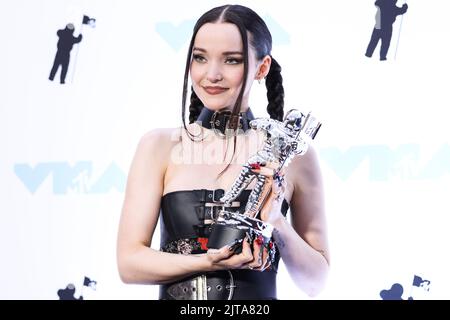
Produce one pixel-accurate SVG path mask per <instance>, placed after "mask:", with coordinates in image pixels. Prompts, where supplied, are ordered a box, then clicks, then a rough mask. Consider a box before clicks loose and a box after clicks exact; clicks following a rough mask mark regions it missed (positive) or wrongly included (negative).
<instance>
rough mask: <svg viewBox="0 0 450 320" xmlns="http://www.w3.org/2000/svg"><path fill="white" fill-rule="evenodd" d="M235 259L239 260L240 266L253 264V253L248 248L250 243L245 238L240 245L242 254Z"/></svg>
mask: <svg viewBox="0 0 450 320" xmlns="http://www.w3.org/2000/svg"><path fill="white" fill-rule="evenodd" d="M236 258H239V260H240V262H241V266H244V265H248V264H249V263H251V262H253V253H252V249H251V247H250V242H249V241H248V239H247V238H245V240H244V242H243V243H242V252H241V253H240V254H239V255H237V257H236Z"/></svg>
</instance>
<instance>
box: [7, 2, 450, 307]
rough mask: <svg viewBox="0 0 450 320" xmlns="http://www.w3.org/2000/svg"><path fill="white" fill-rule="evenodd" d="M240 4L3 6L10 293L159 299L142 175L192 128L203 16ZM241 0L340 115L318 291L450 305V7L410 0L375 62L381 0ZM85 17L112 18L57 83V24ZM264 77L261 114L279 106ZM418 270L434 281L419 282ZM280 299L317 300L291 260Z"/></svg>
mask: <svg viewBox="0 0 450 320" xmlns="http://www.w3.org/2000/svg"><path fill="white" fill-rule="evenodd" d="M194 3H195V4H194ZM225 3H226V2H224V1H195V2H192V1H191V2H186V1H163V2H158V4H157V5H156V2H154V1H144V0H139V1H138V0H132V1H125V0H123V1H120V0H116V1H107V0H89V1H87V0H86V1H81V0H78V1H76V0H64V1H61V0H41V1H31V0H28V1H26V0H20V1H19V0H14V1H12V0H1V2H0V35H1V36H0V39H1V41H2V44H1V50H0V148H1V157H0V177H1V179H0V195H1V201H0V221H1V224H0V250H1V254H2V259H1V260H2V263H1V264H0V282H1V283H2V285H1V286H0V298H2V299H58V295H57V292H58V290H60V289H64V288H66V286H67V285H68V284H69V283H72V284H73V285H74V286H75V288H76V292H75V297H76V298H78V297H79V296H80V295H83V297H84V298H85V299H156V298H157V287H152V286H141V285H125V284H122V283H121V281H120V279H119V276H118V272H117V267H116V260H115V244H116V233H117V226H118V219H119V215H120V210H121V205H122V201H123V196H124V193H123V192H124V187H125V182H126V175H127V172H128V168H129V165H130V161H131V159H132V156H133V154H134V151H135V148H136V145H137V142H138V140H139V138H140V137H141V136H142V135H143V134H144V133H145V132H147V131H148V130H150V129H152V128H156V127H176V126H178V125H179V124H180V116H179V114H180V100H181V99H180V97H181V88H182V77H183V70H184V61H185V55H186V50H187V42H188V38H189V36H190V32H191V29H192V26H193V23H194V22H195V19H196V18H198V17H199V15H200V14H201V13H203V12H205V11H206V10H207V9H210V8H211V7H213V6H217V5H222V4H225ZM239 3H240V4H244V5H248V6H250V7H251V8H253V9H254V10H255V11H257V12H258V13H259V14H260V15H261V16H262V17H263V18H264V19H265V20H266V21H267V23H268V25H269V28H270V29H271V31H272V35H273V38H274V49H273V56H274V57H275V58H276V59H277V60H278V61H279V63H280V64H281V66H282V67H283V76H284V79H285V91H286V106H287V108H291V107H296V108H299V109H301V110H304V111H309V110H312V111H313V112H314V113H315V114H316V115H317V116H318V117H319V118H320V119H321V120H322V122H323V127H322V129H321V131H320V133H319V135H318V136H317V140H316V141H315V144H316V148H317V149H318V151H319V154H320V157H321V158H320V159H321V166H322V170H323V175H324V180H325V185H326V204H327V217H328V225H329V226H328V227H329V234H330V245H331V256H332V268H331V274H330V279H329V282H328V285H327V288H326V290H325V291H324V292H323V293H322V294H320V295H319V297H318V298H319V299H381V298H380V292H381V291H382V290H387V289H390V288H391V286H392V285H393V284H394V283H399V284H401V285H402V287H403V288H404V293H403V296H402V297H403V298H404V299H406V298H408V296H410V295H412V296H413V297H414V299H448V298H450V295H449V294H448V292H447V290H446V289H447V287H448V285H449V284H450V281H449V280H450V279H449V276H448V271H447V270H448V269H449V268H450V263H449V262H450V259H449V255H448V253H447V252H448V248H447V246H448V243H450V235H449V232H448V227H449V218H448V215H449V214H450V205H449V204H448V195H449V193H448V192H449V191H448V190H449V181H450V141H449V138H450V135H449V131H450V130H449V129H448V112H447V108H449V107H450V103H449V102H450V98H449V95H448V93H445V91H444V90H445V89H447V90H448V75H449V73H450V63H449V60H448V57H449V56H450V46H449V41H448V39H449V33H450V26H449V22H448V19H447V16H448V11H449V10H450V3H449V2H448V1H445V0H427V1H425V0H412V1H408V4H409V7H410V8H409V11H408V12H407V14H406V15H405V16H404V19H403V22H402V28H401V36H400V41H399V47H398V51H397V55H396V59H395V60H394V54H395V51H396V45H397V41H398V33H399V27H400V24H401V18H400V17H399V18H398V19H397V22H396V24H395V25H394V33H393V38H392V43H391V49H390V51H389V55H388V61H385V62H380V61H379V59H378V52H379V47H378V48H377V50H376V51H375V54H374V57H373V58H371V59H369V58H367V57H365V56H364V52H365V49H366V46H367V44H368V42H369V39H370V35H371V32H372V29H373V26H374V22H375V19H374V17H375V7H374V5H373V3H374V0H364V1H361V0H345V1H333V0H322V1H303V0H302V1H268V0H266V1H257V0H254V1H239ZM402 3H403V2H402V1H399V3H398V4H399V5H401V4H402ZM83 15H87V16H89V17H91V18H95V19H96V27H95V28H91V27H89V26H87V25H84V26H83V29H82V34H83V40H82V42H81V43H80V44H79V45H75V46H74V49H73V50H72V56H71V62H70V65H69V72H68V75H67V81H66V84H65V85H60V84H59V71H58V73H57V75H56V78H55V81H54V82H51V81H49V80H48V76H49V73H50V69H51V66H52V64H53V59H54V57H55V53H56V42H57V40H58V38H57V36H56V31H57V30H58V29H63V28H64V26H65V25H66V24H67V23H69V22H72V23H74V25H75V35H77V34H78V33H79V32H80V28H81V21H82V17H83ZM75 60H76V63H75ZM255 87H256V88H255V89H256V90H254V92H253V96H252V98H251V99H252V100H251V106H252V109H253V110H254V113H255V114H256V115H257V116H265V111H264V110H265V105H266V103H265V93H264V91H263V89H262V88H261V87H259V88H258V86H255ZM158 230H159V228H158ZM158 244H159V239H158V238H156V239H154V242H153V246H154V247H155V248H157V247H158ZM415 275H417V276H420V277H421V278H422V279H423V280H425V279H426V280H429V281H430V286H429V287H428V289H429V291H427V290H426V289H427V288H424V287H417V286H412V283H413V278H414V276H415ZM84 277H88V278H89V279H91V280H92V281H96V283H97V285H96V290H93V288H92V287H88V286H84V285H83V280H84ZM278 294H279V298H281V299H307V297H306V296H305V295H304V294H303V293H302V292H301V291H300V290H299V289H297V288H295V287H294V286H293V285H292V283H291V281H290V280H289V276H288V275H287V272H286V270H285V269H284V268H281V270H280V275H279V288H278Z"/></svg>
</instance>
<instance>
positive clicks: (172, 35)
mask: <svg viewBox="0 0 450 320" xmlns="http://www.w3.org/2000/svg"><path fill="white" fill-rule="evenodd" d="M264 21H265V22H266V24H267V27H268V28H269V30H270V33H271V34H272V38H273V44H274V45H289V44H290V43H291V38H290V35H289V33H288V32H287V31H286V30H285V29H283V27H282V26H281V25H280V24H279V23H278V22H277V21H276V20H275V19H273V18H272V17H271V16H268V15H266V16H265V17H264ZM194 25H195V20H184V21H182V22H181V23H180V24H178V25H174V24H173V23H172V22H168V21H161V22H158V23H156V24H155V31H156V32H157V33H158V34H159V35H160V36H161V38H163V39H164V40H165V41H166V42H167V44H168V45H169V46H170V47H171V48H172V49H174V50H175V51H179V50H180V49H181V48H182V47H183V45H184V44H185V43H187V41H188V39H190V37H191V34H192V30H193V29H194Z"/></svg>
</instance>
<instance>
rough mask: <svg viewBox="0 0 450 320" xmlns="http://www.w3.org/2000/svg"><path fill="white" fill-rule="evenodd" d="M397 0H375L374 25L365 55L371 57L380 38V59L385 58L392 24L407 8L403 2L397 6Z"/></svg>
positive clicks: (389, 42)
mask: <svg viewBox="0 0 450 320" xmlns="http://www.w3.org/2000/svg"><path fill="white" fill-rule="evenodd" d="M396 3H397V0H377V1H375V6H376V7H377V13H376V15H375V27H374V29H373V31H372V36H371V38H370V42H369V45H368V46H367V50H366V57H369V58H370V57H372V55H373V52H374V50H375V48H376V47H377V45H378V42H379V41H380V40H381V49H380V60H381V61H384V60H386V59H387V58H386V56H387V53H388V51H389V46H390V44H391V38H392V26H393V24H394V22H395V19H396V18H397V16H398V15H403V14H405V12H406V11H407V10H408V5H407V4H406V3H405V4H404V5H403V6H402V7H397V5H396Z"/></svg>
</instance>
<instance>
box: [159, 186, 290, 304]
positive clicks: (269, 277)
mask: <svg viewBox="0 0 450 320" xmlns="http://www.w3.org/2000/svg"><path fill="white" fill-rule="evenodd" d="M250 193H251V190H244V191H243V192H241V194H240V195H239V196H238V198H237V199H235V201H234V202H233V204H232V208H230V209H231V210H233V211H239V212H240V213H243V212H244V210H245V206H246V204H247V201H248V197H249V195H250ZM223 195H224V190H222V189H217V190H206V189H199V190H182V191H174V192H169V193H167V194H165V195H164V196H163V197H162V199H161V214H160V226H161V242H160V246H161V251H164V252H168V253H178V254H198V253H205V252H206V251H207V250H208V248H207V242H208V237H209V234H210V232H211V223H212V221H213V219H214V218H215V217H217V214H218V212H219V210H220V209H221V208H222V207H221V204H220V202H219V200H220V198H221V197H222V196H223ZM288 209H289V204H288V202H287V201H286V200H284V201H283V205H282V213H283V215H286V213H287V210H288ZM278 261H279V253H278V251H277V253H276V257H275V263H274V264H273V265H272V266H271V267H270V268H269V269H267V270H266V271H264V272H260V271H253V270H241V269H237V270H232V275H231V277H232V278H233V277H234V279H237V280H239V279H240V280H241V282H240V283H239V281H237V283H236V284H235V288H236V289H235V290H234V294H233V295H232V296H233V299H270V298H275V296H276V286H275V275H276V270H277V267H278ZM219 273H220V272H219ZM222 273H224V277H225V278H229V275H228V274H229V273H231V271H227V270H225V271H223V272H222ZM208 274H214V276H217V277H218V278H220V277H221V275H217V272H216V273H206V275H207V276H208ZM217 277H216V278H217ZM213 280H214V279H212V277H211V283H212V282H213ZM214 281H215V280H214ZM178 283H183V282H182V281H181V282H178ZM189 283H192V281H191V282H189ZM214 283H215V282H214ZM258 283H259V285H260V286H261V284H262V285H263V286H264V288H263V289H261V290H258V288H256V290H252V289H249V290H239V288H240V287H241V288H244V287H248V286H250V287H251V286H252V285H253V284H255V285H256V286H258ZM175 284H176V283H175ZM215 287H217V288H219V287H221V285H220V284H219V285H215ZM223 287H225V286H223ZM208 288H209V285H208ZM178 289H179V288H178ZM178 289H177V288H175V289H174V288H173V285H172V286H171V285H170V284H169V285H163V286H161V290H160V298H162V299H171V298H181V299H183V297H186V295H185V294H184V295H183V294H182V295H180V296H179V297H177V296H176V295H177V294H176V293H174V294H170V295H168V292H170V290H172V291H174V290H175V291H174V292H176V290H178ZM183 289H184V290H186V288H185V287H184V288H183ZM197 289H198V288H197ZM209 289H210V288H209ZM253 289H255V288H253ZM193 290H194V291H195V289H193ZM212 291H214V290H212ZM212 291H211V290H210V291H209V292H208V299H223V298H224V299H226V298H227V297H228V293H227V294H225V290H224V293H223V294H225V295H224V296H221V295H220V294H219V295H217V294H214V292H212ZM255 292H257V293H258V294H256V295H255ZM216 293H217V292H216ZM188 299H195V298H193V297H192V296H190V297H188Z"/></svg>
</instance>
